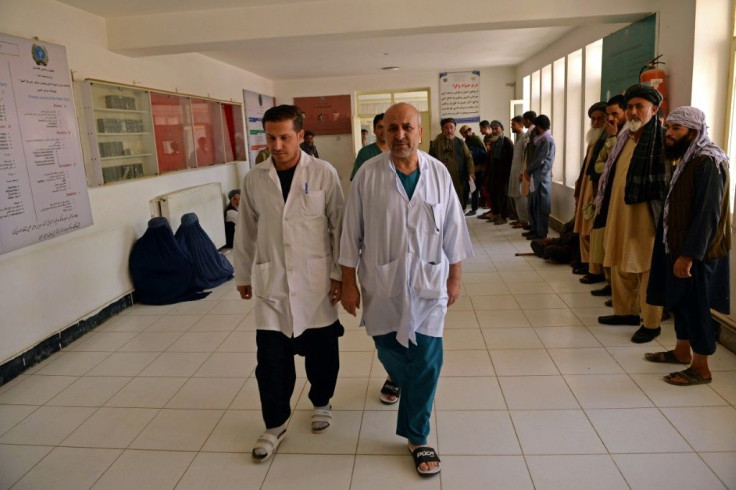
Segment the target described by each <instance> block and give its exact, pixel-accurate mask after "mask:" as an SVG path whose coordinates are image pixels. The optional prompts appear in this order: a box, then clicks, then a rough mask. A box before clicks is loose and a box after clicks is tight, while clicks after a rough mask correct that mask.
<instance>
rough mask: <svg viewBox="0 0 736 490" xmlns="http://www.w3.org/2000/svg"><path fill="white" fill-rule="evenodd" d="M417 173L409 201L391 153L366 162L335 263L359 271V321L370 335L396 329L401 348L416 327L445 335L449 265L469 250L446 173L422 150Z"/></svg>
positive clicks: (350, 202) (357, 178)
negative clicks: (416, 180)
mask: <svg viewBox="0 0 736 490" xmlns="http://www.w3.org/2000/svg"><path fill="white" fill-rule="evenodd" d="M419 172H420V175H419V181H418V182H417V186H416V189H415V191H414V194H413V196H412V199H411V200H409V199H408V197H407V194H406V191H405V190H404V187H403V185H402V184H401V181H400V180H399V177H398V176H397V175H396V167H395V166H394V163H393V161H392V159H391V154H390V152H386V153H383V154H381V155H379V156H377V157H374V158H372V159H371V160H368V162H366V163H365V164H364V165H363V167H361V169H360V170H359V171H358V173H357V174H356V176H355V179H354V180H353V184H352V186H351V187H350V192H349V194H348V199H347V203H346V205H345V212H344V217H343V231H342V239H341V241H340V261H339V262H340V264H341V265H344V266H347V267H353V268H357V269H358V276H359V278H360V284H361V289H362V307H363V316H362V320H361V324H362V325H364V326H365V327H366V331H367V333H368V334H369V335H371V336H375V335H383V334H386V333H390V332H397V336H396V338H397V340H398V341H399V342H400V343H401V344H402V345H404V346H408V345H409V341H412V342H414V343H416V335H415V334H416V333H417V332H418V333H420V334H423V335H428V336H431V337H441V336H442V332H443V327H444V321H445V313H446V312H447V276H448V271H449V265H450V264H455V263H457V262H460V261H462V260H463V259H466V258H468V257H471V256H472V255H473V249H472V246H471V243H470V236H469V234H468V228H467V225H466V223H465V216H464V215H463V211H462V208H461V207H460V202H459V201H458V198H457V194H456V193H455V189H454V188H453V186H452V178H451V177H450V174H449V172H448V171H447V169H446V168H445V166H444V165H443V164H442V162H440V161H439V160H436V159H434V158H432V157H431V156H429V155H427V154H426V153H424V152H421V151H420V152H419Z"/></svg>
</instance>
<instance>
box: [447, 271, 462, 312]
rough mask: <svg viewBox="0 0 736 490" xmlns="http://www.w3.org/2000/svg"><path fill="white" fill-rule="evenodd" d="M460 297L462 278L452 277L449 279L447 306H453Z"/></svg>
mask: <svg viewBox="0 0 736 490" xmlns="http://www.w3.org/2000/svg"><path fill="white" fill-rule="evenodd" d="M458 297H460V279H457V278H454V277H450V278H448V279H447V306H452V305H453V303H455V301H457V298H458Z"/></svg>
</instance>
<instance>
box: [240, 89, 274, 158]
mask: <svg viewBox="0 0 736 490" xmlns="http://www.w3.org/2000/svg"><path fill="white" fill-rule="evenodd" d="M243 100H244V101H245V121H246V124H247V131H248V132H247V135H248V162H249V163H250V166H251V168H252V167H255V165H256V157H257V156H258V153H259V152H260V151H261V150H263V149H264V148H266V133H265V132H264V130H263V114H265V112H266V111H267V110H269V109H270V108H271V107H273V106H274V103H275V101H274V99H273V97H271V96H269V95H263V94H259V93H257V92H251V91H250V90H243Z"/></svg>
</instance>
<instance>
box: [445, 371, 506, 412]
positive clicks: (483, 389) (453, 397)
mask: <svg viewBox="0 0 736 490" xmlns="http://www.w3.org/2000/svg"><path fill="white" fill-rule="evenodd" d="M434 403H435V406H436V407H437V410H505V409H506V403H505V402H504V400H503V395H502V394H501V388H500V387H499V386H498V381H497V380H496V378H495V377H467V378H464V377H454V378H450V377H441V378H440V380H439V383H438V384H437V393H436V395H435V398H434Z"/></svg>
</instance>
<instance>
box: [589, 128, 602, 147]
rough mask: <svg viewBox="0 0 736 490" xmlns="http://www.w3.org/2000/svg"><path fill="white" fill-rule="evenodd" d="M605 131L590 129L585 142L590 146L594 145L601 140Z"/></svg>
mask: <svg viewBox="0 0 736 490" xmlns="http://www.w3.org/2000/svg"><path fill="white" fill-rule="evenodd" d="M603 131H604V128H590V129H589V130H588V132H587V133H586V134H585V142H586V143H588V144H589V145H594V144H595V142H596V141H598V140H599V139H600V138H601V135H602V134H603Z"/></svg>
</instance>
